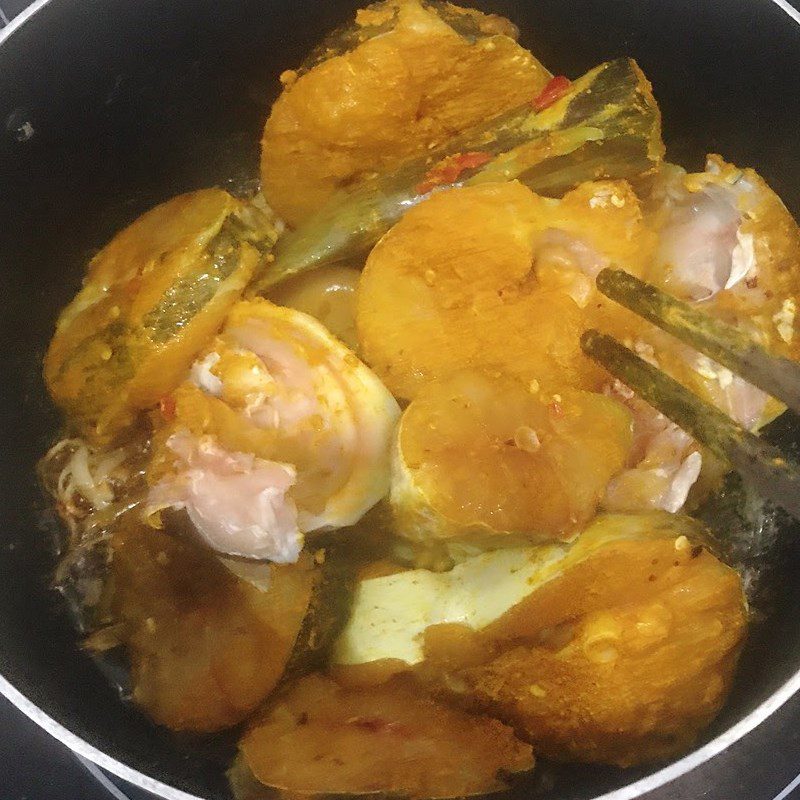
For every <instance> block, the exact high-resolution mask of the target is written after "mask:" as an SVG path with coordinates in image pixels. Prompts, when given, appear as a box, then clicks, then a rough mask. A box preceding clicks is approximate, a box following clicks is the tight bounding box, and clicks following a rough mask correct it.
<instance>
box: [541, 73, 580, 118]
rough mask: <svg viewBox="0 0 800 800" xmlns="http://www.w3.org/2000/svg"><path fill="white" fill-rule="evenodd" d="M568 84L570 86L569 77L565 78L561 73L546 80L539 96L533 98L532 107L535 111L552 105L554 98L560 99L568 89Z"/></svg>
mask: <svg viewBox="0 0 800 800" xmlns="http://www.w3.org/2000/svg"><path fill="white" fill-rule="evenodd" d="M570 86H572V81H571V80H570V79H569V78H565V77H564V76H563V75H556V77H555V78H551V79H550V80H549V81H548V82H547V85H546V86H545V87H544V89H542V91H541V92H540V94H539V96H538V97H537V98H535V99H534V101H533V107H534V108H535V109H536V110H537V111H544V110H545V109H546V108H549V107H550V106H551V105H553V103H555V102H556V100H560V99H561V98H562V97H563V96H564V95H565V94H566V93H567V92H568V91H569V87H570Z"/></svg>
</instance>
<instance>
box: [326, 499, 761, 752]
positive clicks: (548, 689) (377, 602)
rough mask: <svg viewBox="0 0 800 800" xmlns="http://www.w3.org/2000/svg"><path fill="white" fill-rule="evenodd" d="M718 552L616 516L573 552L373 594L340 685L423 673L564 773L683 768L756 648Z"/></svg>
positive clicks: (351, 629) (355, 616) (361, 600)
mask: <svg viewBox="0 0 800 800" xmlns="http://www.w3.org/2000/svg"><path fill="white" fill-rule="evenodd" d="M704 541H706V534H705V532H704V529H703V528H702V526H701V525H700V524H699V523H697V522H695V521H694V520H691V519H689V518H688V517H682V516H678V515H672V514H665V513H651V514H647V515H632V516H625V515H608V516H601V517H599V518H598V519H597V520H596V521H595V522H594V523H592V524H591V525H590V526H589V527H588V528H587V529H586V530H585V531H584V532H583V533H582V534H581V535H580V536H579V537H578V539H577V540H576V542H575V543H574V544H573V545H571V546H567V545H547V546H541V547H535V548H524V549H509V550H498V551H495V552H490V553H484V554H482V555H479V556H475V557H474V558H471V559H467V560H466V561H464V562H463V563H461V564H458V565H457V566H455V567H454V568H453V569H452V571H450V572H446V573H438V574H437V573H432V572H429V571H427V570H409V571H404V572H398V573H395V574H392V575H388V576H383V577H375V578H369V579H367V580H364V581H362V582H361V583H360V585H359V586H358V587H357V589H356V594H355V599H354V605H353V611H352V614H351V617H350V621H349V622H348V624H347V626H346V628H345V630H344V631H343V633H342V635H341V636H340V638H339V640H338V642H337V644H336V646H335V648H334V663H336V664H338V667H337V675H338V676H340V677H341V679H343V680H348V681H350V682H353V683H358V684H362V685H370V684H372V683H376V682H377V683H380V682H382V681H384V680H386V679H387V676H391V675H394V674H398V673H402V672H409V671H412V670H413V672H414V674H415V675H416V676H418V678H419V679H421V680H423V681H424V682H432V683H433V684H434V685H436V686H439V687H440V688H441V690H442V691H445V692H446V693H448V694H454V695H455V696H458V697H459V698H461V699H462V701H465V702H467V703H472V704H473V707H477V708H480V709H482V710H484V711H486V712H487V713H490V714H492V715H494V716H497V717H498V718H500V719H502V720H504V721H506V722H508V723H509V724H511V725H513V726H514V728H515V730H517V731H518V732H520V734H521V735H522V736H523V737H524V738H525V739H526V740H528V741H530V742H531V743H532V744H533V745H534V747H535V748H536V750H537V752H540V753H542V754H546V755H547V756H548V757H550V758H554V759H557V760H568V761H589V762H601V763H610V764H617V765H620V766H630V765H631V764H636V763H641V762H645V761H652V760H656V759H659V758H664V757H667V756H670V755H673V754H674V753H677V752H679V751H680V750H683V749H685V748H686V747H687V746H688V745H689V744H691V742H692V741H693V740H694V738H695V737H696V736H697V734H698V733H699V731H701V730H702V729H703V728H704V727H705V726H706V725H707V724H708V723H709V722H710V721H711V719H713V717H714V716H715V714H716V713H717V712H718V711H719V709H720V708H721V706H722V703H723V701H724V699H725V696H726V694H727V692H728V690H729V689H730V684H731V680H732V676H733V671H734V668H735V665H736V660H737V657H738V653H739V650H740V647H741V644H742V641H743V639H744V637H745V634H746V626H747V617H748V613H747V606H746V602H745V599H744V594H743V591H742V582H741V579H740V577H739V575H738V574H737V573H736V572H735V571H734V570H732V569H730V568H729V567H727V566H725V565H724V564H723V563H722V562H720V561H719V560H717V559H716V558H715V557H714V556H713V555H712V554H711V553H710V552H709V551H708V550H707V549H705V548H704V546H703V542H704Z"/></svg>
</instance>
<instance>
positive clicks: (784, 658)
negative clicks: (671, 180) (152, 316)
mask: <svg viewBox="0 0 800 800" xmlns="http://www.w3.org/2000/svg"><path fill="white" fill-rule="evenodd" d="M465 4H468V5H469V4H474V5H476V6H478V7H480V8H483V9H485V10H490V11H494V12H498V13H501V14H504V15H506V16H508V17H509V18H510V19H512V20H513V21H514V22H516V23H517V24H518V25H519V27H520V29H521V31H522V42H523V44H524V45H525V46H527V47H529V48H531V49H532V51H533V52H534V53H535V54H536V55H537V56H538V57H539V58H540V59H541V60H542V61H543V62H544V63H545V64H546V65H548V66H549V67H550V69H551V70H552V71H553V72H555V73H564V74H566V75H571V76H575V75H579V74H581V73H582V72H584V71H585V70H587V69H588V68H590V67H592V66H594V65H595V64H597V63H599V62H601V61H603V60H606V59H609V58H613V57H615V56H620V55H630V56H632V57H634V58H635V59H637V61H638V62H639V64H640V65H641V66H642V68H643V69H644V71H645V73H646V74H647V75H648V77H649V78H650V80H651V81H652V82H653V84H654V89H655V95H656V97H657V99H658V101H659V104H660V106H661V109H662V112H663V115H664V138H665V141H666V142H667V146H668V157H669V158H670V159H671V160H674V161H678V162H679V163H682V164H683V165H685V166H687V167H691V168H695V169H696V168H699V167H700V165H701V164H702V162H703V159H704V156H705V154H706V153H707V152H719V153H720V154H722V155H723V156H724V157H726V158H727V159H728V160H731V161H733V162H735V163H737V164H742V165H749V166H753V167H755V168H756V169H757V170H758V171H759V172H760V173H761V174H762V175H763V176H764V178H765V179H766V180H767V181H768V182H769V183H770V185H771V186H772V187H773V188H774V189H775V190H776V191H777V192H778V194H780V195H781V197H782V198H783V199H784V201H785V202H786V204H787V206H788V207H789V209H790V210H791V211H793V213H794V214H795V216H797V215H800V147H798V146H797V144H796V142H797V131H798V130H800V93H798V92H797V77H796V76H797V71H798V65H800V25H797V24H795V23H794V22H793V21H792V20H791V19H790V18H789V16H788V15H787V14H786V13H785V12H784V11H783V10H781V9H780V8H779V7H778V6H777V5H775V4H774V3H773V2H770V0H736V1H734V0H731V2H727V3H714V2H711V0H702V2H698V1H697V0H673V2H669V3H664V2H660V0H614V2H608V0H573V1H571V2H567V0H535V1H534V0H531V1H529V2H526V1H525V0H496V2H477V1H476V2H474V3H468V2H466V3H465ZM356 7H357V5H356V4H355V3H353V2H351V1H350V0H347V1H345V2H338V0H337V2H325V3H320V2H315V0H226V2H224V3H213V2H210V0H157V1H156V0H139V2H136V3H130V2H125V1H124V0H83V2H80V3H78V2H71V1H70V0H51V2H50V3H49V4H47V5H45V6H44V7H43V8H42V9H41V10H40V11H39V12H38V13H37V14H36V15H35V16H34V17H33V18H32V19H31V20H29V21H28V22H27V23H26V24H24V25H23V26H22V27H21V28H20V29H19V30H17V31H16V32H14V33H13V35H11V36H10V37H9V38H8V40H7V41H5V42H4V43H3V45H2V46H1V47H0V123H3V127H2V128H1V129H0V265H2V266H1V269H0V275H1V276H2V277H1V278H0V279H1V280H2V292H0V297H2V298H3V299H4V304H3V313H2V323H1V324H2V326H3V335H2V337H0V353H1V354H2V355H1V359H2V361H1V362H0V363H2V364H3V366H4V368H5V374H6V376H7V380H8V383H7V384H6V385H5V388H4V391H3V392H2V393H0V408H1V409H2V417H1V419H2V428H1V430H2V436H3V446H2V451H1V452H2V455H1V456H0V492H2V495H1V496H0V514H2V518H1V519H2V524H0V674H2V675H3V676H5V677H6V678H7V679H8V680H9V681H10V682H11V683H12V684H13V685H14V686H15V687H17V688H18V689H19V690H20V691H21V692H22V693H24V694H25V695H26V696H27V697H29V698H30V699H31V700H32V701H33V702H34V703H35V704H37V705H38V706H40V707H41V708H42V709H43V710H44V711H45V712H46V713H47V714H48V715H50V716H51V717H53V718H54V719H55V720H57V721H58V722H60V723H62V724H63V725H64V726H66V727H67V728H68V729H70V730H71V731H73V732H74V733H76V734H77V735H78V736H80V737H81V738H82V739H84V740H86V741H87V742H89V743H90V744H92V745H94V746H95V747H97V748H98V749H100V750H102V751H104V752H106V753H107V754H108V755H110V756H111V757H113V758H115V759H117V760H119V761H121V762H123V763H125V764H127V765H129V766H131V767H133V768H135V769H137V770H140V771H141V772H143V773H145V774H146V775H149V776H151V777H153V778H155V779H157V780H159V781H162V782H164V783H166V784H169V785H171V786H174V787H178V788H180V789H183V790H185V791H187V792H190V793H192V794H195V795H198V796H200V797H203V798H208V799H209V800H211V799H212V798H213V799H214V800H217V798H220V799H222V798H228V796H229V795H228V790H227V786H226V781H225V777H224V768H225V766H226V763H227V761H228V759H229V757H230V755H231V753H232V749H233V744H232V740H231V739H230V738H229V737H224V736H223V737H218V738H215V739H213V740H207V739H206V740H195V739H191V738H186V737H183V738H182V737H176V736H173V735H171V734H169V733H167V732H166V731H164V730H161V729H159V728H157V727H155V726H154V725H152V724H150V723H149V722H148V721H147V720H146V719H145V718H144V717H143V716H142V715H140V714H139V713H138V712H137V711H136V710H135V709H133V708H132V707H131V706H130V705H127V704H124V703H122V702H120V700H119V698H118V696H117V694H116V693H115V691H114V690H113V689H112V688H111V686H110V684H109V682H108V681H107V680H106V679H105V678H104V677H103V675H102V674H101V673H100V672H99V671H98V670H97V668H96V667H95V665H94V664H93V663H92V662H91V661H90V660H89V658H88V657H86V656H85V655H84V654H83V653H81V652H80V650H79V649H78V648H77V647H76V640H77V637H76V634H75V632H74V631H73V629H72V628H71V627H70V624H69V622H68V620H67V618H66V614H65V608H64V606H63V603H62V602H61V600H60V598H59V597H58V596H57V595H56V594H55V593H54V592H52V591H50V590H49V588H48V583H49V576H50V573H51V570H52V568H53V565H54V559H55V550H54V541H55V538H56V536H55V525H54V521H53V519H52V517H51V515H50V514H49V513H48V512H47V510H46V506H45V504H44V503H43V501H42V497H41V495H40V493H39V490H38V488H37V485H36V480H35V463H36V460H37V459H38V457H39V456H40V455H41V454H42V453H43V452H44V451H45V449H46V448H47V446H48V444H49V443H51V441H52V439H53V436H54V434H55V433H56V431H57V428H58V417H57V415H56V414H55V412H54V411H53V409H52V407H51V406H50V404H49V402H48V401H47V399H46V396H45V392H44V388H43V385H42V381H41V375H40V372H41V369H40V364H41V357H42V354H43V351H44V348H45V346H46V343H47V341H48V339H49V337H50V335H51V332H52V326H53V321H54V319H55V316H56V314H57V312H58V310H59V308H60V307H61V306H62V305H64V304H65V303H66V302H67V300H68V299H69V298H70V297H71V296H72V294H73V293H74V291H75V290H76V288H77V286H78V285H79V282H80V278H81V274H82V270H83V265H84V263H85V261H86V260H87V258H88V257H90V256H91V254H92V253H93V252H95V251H96V249H98V248H99V247H100V246H101V245H102V244H103V243H104V242H105V241H107V240H108V239H109V238H110V237H111V236H112V235H113V233H114V232H115V231H116V230H118V229H119V228H121V227H122V226H124V225H125V224H127V223H128V222H130V221H131V220H132V219H133V218H135V217H136V216H137V215H139V214H140V213H142V212H143V211H144V210H146V209H147V208H149V207H150V206H152V205H154V204H156V203H158V202H161V201H162V200H164V199H166V198H167V197H169V196H170V195H173V194H176V193H179V192H183V191H188V190H191V189H195V188H199V187H202V186H210V185H220V186H223V187H225V188H234V189H242V188H246V187H247V186H250V185H255V181H256V176H257V163H258V141H259V138H260V130H261V127H262V125H263V122H264V120H265V118H266V115H267V113H268V108H269V105H270V102H271V101H272V100H273V99H274V97H275V96H276V94H277V91H278V81H277V76H278V74H279V73H280V72H281V71H282V70H283V69H286V68H288V67H291V66H294V65H296V64H298V63H299V61H300V60H301V59H302V57H303V54H304V53H305V52H306V51H307V50H308V49H309V48H310V47H311V46H313V45H314V44H315V43H316V42H317V41H318V40H319V39H320V38H321V36H322V35H323V34H324V33H325V32H326V31H327V30H329V29H330V28H331V27H333V26H334V25H336V24H338V23H340V22H342V21H345V20H347V19H348V18H349V17H350V15H351V14H352V12H353V11H354V9H355V8H356ZM26 123H27V124H26ZM799 433H800V426H797V425H796V424H794V421H793V420H788V419H783V420H780V421H779V422H778V423H777V424H776V425H774V426H773V430H772V435H773V436H774V437H776V439H777V440H778V441H780V442H781V443H784V444H786V443H789V442H792V441H797V440H798V439H800V436H799V435H798V434H799ZM779 526H780V528H781V540H782V541H783V544H782V545H779V546H776V547H774V548H771V552H770V558H771V559H772V561H774V564H775V569H774V573H773V574H771V576H770V581H769V586H770V591H769V596H768V598H767V600H766V601H765V608H767V609H768V610H769V611H770V613H769V614H768V616H767V617H766V619H764V620H763V621H761V622H759V623H758V624H757V625H756V626H755V627H754V630H753V634H752V636H751V638H750V641H749V644H748V647H747V650H746V652H745V654H744V658H743V661H742V665H741V668H740V671H739V676H738V679H737V683H736V686H735V688H734V691H733V693H732V697H731V700H730V702H729V704H728V706H727V707H726V709H725V710H724V712H723V713H722V714H721V716H720V717H719V719H718V720H717V721H716V722H715V724H714V726H713V728H712V730H710V731H709V732H708V733H707V735H706V739H705V741H707V740H708V739H710V738H712V737H713V736H715V735H716V734H719V733H720V732H722V731H724V730H726V729H727V728H729V727H730V726H731V725H733V724H735V723H736V722H737V721H739V720H741V719H742V718H743V717H744V716H746V715H747V714H748V713H749V712H751V711H752V710H753V709H754V708H756V707H757V706H758V705H759V704H760V703H761V702H763V701H764V700H766V699H767V698H768V697H769V696H770V695H771V694H772V693H773V692H774V691H775V690H776V689H777V688H778V687H780V686H781V685H782V684H783V683H784V682H785V681H786V680H787V679H788V678H789V677H790V676H792V675H793V674H794V673H796V672H797V671H798V669H800V626H798V625H797V624H796V620H797V619H798V618H799V616H800V593H798V592H797V590H796V589H795V580H794V578H795V576H796V575H797V569H798V566H800V546H797V545H796V542H795V541H794V539H795V531H793V530H791V529H790V526H789V525H788V524H787V523H786V521H785V520H779ZM765 535H766V534H765ZM700 744H702V742H701V743H700ZM658 766H660V765H657V766H655V767H652V768H648V769H642V770H630V771H626V772H623V771H619V770H614V769H605V768H603V769H601V768H591V767H576V766H570V767H569V768H565V769H559V768H556V767H551V766H547V765H545V766H544V768H543V769H542V770H541V771H540V772H539V774H538V777H536V778H534V784H535V787H536V791H535V793H534V792H532V788H533V787H532V786H530V785H528V786H522V787H521V788H520V791H519V795H520V796H525V797H530V796H533V795H534V794H536V795H538V796H541V797H549V798H552V800H568V799H570V800H571V799H573V798H574V800H578V799H579V798H580V800H583V799H584V798H590V797H595V796H597V795H600V794H602V793H603V792H607V791H610V790H612V789H614V788H617V787H620V786H622V785H625V784H627V783H630V782H631V781H633V780H635V779H637V778H639V777H642V776H644V775H646V774H649V773H650V772H654V771H655V770H656V769H657V768H658Z"/></svg>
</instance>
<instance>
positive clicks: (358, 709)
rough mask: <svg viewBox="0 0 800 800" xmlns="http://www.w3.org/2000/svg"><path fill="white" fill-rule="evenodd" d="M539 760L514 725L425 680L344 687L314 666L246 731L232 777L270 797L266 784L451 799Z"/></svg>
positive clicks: (303, 790) (243, 792)
mask: <svg viewBox="0 0 800 800" xmlns="http://www.w3.org/2000/svg"><path fill="white" fill-rule="evenodd" d="M532 767H533V754H532V752H531V748H530V747H529V746H528V745H526V744H524V743H523V742H521V741H519V739H517V738H516V737H515V736H514V733H513V731H512V730H511V728H509V727H507V726H505V725H503V724H501V723H499V722H498V721H497V720H494V719H491V718H490V717H487V716H483V715H470V714H467V713H465V712H464V711H460V710H458V709H455V708H449V707H448V706H446V705H444V704H442V703H440V702H437V701H436V700H434V699H432V698H430V697H427V696H426V695H425V694H424V693H423V692H420V690H419V687H417V686H413V685H411V684H408V683H405V682H402V681H398V682H394V683H391V684H388V685H385V686H379V687H372V688H369V689H358V688H346V687H342V686H339V685H338V684H337V683H336V682H334V681H333V680H331V679H330V678H327V677H324V676H322V675H310V676H308V677H306V678H303V679H301V680H300V681H298V682H297V683H296V684H294V685H293V686H290V687H288V688H287V689H286V690H285V691H284V692H283V693H282V694H281V695H280V696H279V697H277V698H276V699H275V700H274V701H273V702H272V703H271V704H270V705H269V706H268V708H267V709H266V712H265V713H264V715H263V716H262V719H261V720H260V721H257V722H256V724H255V725H254V726H253V727H252V728H251V730H250V731H248V733H246V734H245V736H244V738H243V739H242V742H241V744H240V756H239V759H238V760H237V763H236V765H235V766H234V769H233V775H232V779H233V785H234V787H235V789H236V792H235V793H236V796H237V797H238V798H256V797H259V795H260V796H263V791H264V789H263V787H276V788H278V789H280V790H281V791H283V792H285V793H287V794H291V795H293V796H304V795H306V796H310V795H320V794H341V795H354V794H373V793H380V794H384V795H386V794H388V795H395V794H397V795H401V796H410V797H429V798H445V797H464V796H469V795H473V794H484V793H486V792H496V791H500V790H502V789H505V788H508V784H507V782H506V781H507V777H508V776H509V775H510V774H512V773H517V772H522V771H525V770H529V769H531V768H532ZM259 784H261V786H262V791H261V792H259V786H258V785H259Z"/></svg>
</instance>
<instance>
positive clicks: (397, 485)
mask: <svg viewBox="0 0 800 800" xmlns="http://www.w3.org/2000/svg"><path fill="white" fill-rule="evenodd" d="M631 443H632V435H631V417H630V415H629V413H628V411H627V410H626V409H625V408H624V406H622V404H621V403H619V402H618V401H616V400H614V399H612V398H610V397H606V396H604V395H600V394H593V393H591V392H580V391H575V390H572V389H569V390H562V391H561V392H559V393H556V394H550V393H546V392H544V391H543V390H540V389H539V387H538V386H537V385H536V384H535V383H534V384H533V385H532V386H531V385H526V384H523V383H521V382H520V381H518V380H516V379H515V378H510V377H507V376H504V375H502V374H500V373H498V372H494V373H492V372H490V371H482V370H470V371H464V372H460V373H456V374H455V375H453V376H451V377H450V378H447V379H445V380H441V381H437V382H434V383H431V384H428V385H427V386H425V387H424V388H423V389H422V390H421V391H420V392H419V394H418V395H417V396H416V398H415V399H414V401H413V402H412V403H411V405H409V406H408V408H406V410H405V411H404V412H403V416H402V418H401V421H400V425H399V426H398V432H397V436H396V439H395V446H394V455H393V465H392V466H393V468H392V488H391V503H392V509H393V512H394V518H395V524H396V528H397V532H398V533H399V534H400V535H401V536H404V537H406V538H408V539H410V540H411V541H412V542H414V543H415V544H416V545H417V546H418V547H420V548H423V549H424V548H426V547H429V548H430V547H437V546H441V547H443V548H445V549H446V550H447V552H448V553H449V554H450V555H451V556H455V555H456V554H457V553H460V552H461V551H465V552H473V553H474V552H475V551H476V550H479V549H481V548H485V547H488V548H492V547H508V546H513V545H517V546H519V545H522V544H526V543H528V542H531V541H547V540H558V539H569V538H571V537H572V536H573V535H574V534H575V532H576V531H578V530H580V529H581V528H583V527H584V526H585V525H586V523H587V522H588V521H589V520H590V519H591V518H592V517H593V516H594V513H595V510H596V508H597V504H598V501H599V500H600V498H601V497H602V496H603V494H604V492H605V489H606V485H607V484H608V481H609V479H611V478H612V477H613V476H614V475H615V474H616V473H618V472H619V471H621V470H622V469H623V467H624V466H625V464H626V463H627V459H628V453H629V450H630V447H631Z"/></svg>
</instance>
